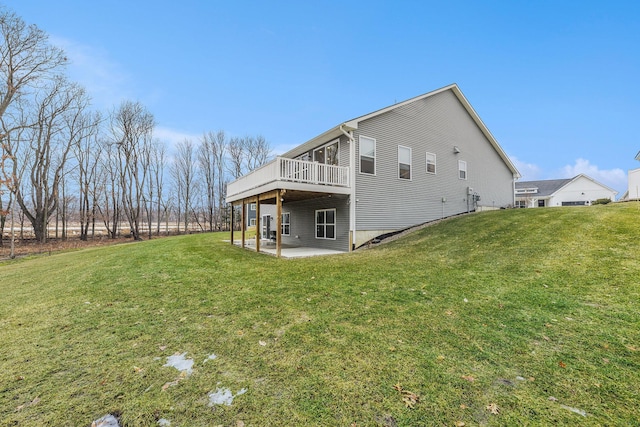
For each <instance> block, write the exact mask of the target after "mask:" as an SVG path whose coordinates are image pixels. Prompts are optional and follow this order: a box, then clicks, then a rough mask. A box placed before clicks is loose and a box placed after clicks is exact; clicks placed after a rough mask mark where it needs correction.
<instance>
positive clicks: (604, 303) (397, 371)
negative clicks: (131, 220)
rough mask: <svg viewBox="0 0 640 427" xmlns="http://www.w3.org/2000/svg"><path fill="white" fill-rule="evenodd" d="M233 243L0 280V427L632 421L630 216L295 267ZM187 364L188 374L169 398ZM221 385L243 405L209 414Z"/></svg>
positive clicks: (535, 222)
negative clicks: (405, 396) (101, 421)
mask: <svg viewBox="0 0 640 427" xmlns="http://www.w3.org/2000/svg"><path fill="white" fill-rule="evenodd" d="M227 237H228V236H227V235H220V234H218V235H216V234H213V235H211V234H209V235H194V236H184V237H177V238H170V239H162V240H154V241H150V242H142V243H137V244H130V245H125V246H117V247H108V248H100V249H92V250H83V251H79V252H71V253H63V254H57V255H53V256H50V257H40V258H33V259H25V260H21V261H18V262H15V263H5V264H0V274H2V282H1V283H2V284H1V285H0V287H1V289H0V290H1V295H2V297H1V298H0V349H1V351H0V425H20V426H40V425H51V426H59V425H73V426H80V425H85V426H86V425H88V424H90V422H91V421H92V420H94V419H96V418H98V417H100V416H102V415H104V414H107V413H119V414H121V423H122V425H124V426H148V425H154V424H155V423H156V420H157V419H158V418H167V419H169V420H170V421H171V422H172V424H171V425H172V426H206V425H207V426H208V425H226V426H230V425H235V424H236V422H237V421H243V422H244V423H245V425H246V426H265V425H274V426H282V425H319V426H321V425H322V426H324V425H341V426H348V425H351V424H352V423H357V424H355V425H357V426H367V425H372V426H377V425H380V426H384V425H389V426H390V425H399V426H405V425H415V426H418V425H454V424H455V423H456V422H459V421H461V422H464V423H466V425H516V424H517V425H557V424H564V425H631V424H633V423H635V422H636V421H637V420H638V419H640V408H639V407H638V404H637V402H638V400H639V399H640V393H639V391H638V390H639V387H638V384H640V310H639V305H640V303H639V298H638V297H639V296H640V295H639V293H640V285H639V284H638V277H639V273H640V263H638V254H639V253H640V251H639V246H640V210H638V206H637V205H635V204H634V205H632V204H626V205H615V206H597V207H592V208H585V209H583V208H553V209H526V210H525V209H521V210H511V211H495V212H487V213H482V214H476V215H471V216H466V217H461V218H456V219H453V220H450V221H445V222H443V223H441V224H439V225H437V226H434V227H429V228H426V229H424V230H422V231H420V232H418V233H416V234H414V235H411V236H409V237H408V238H406V239H401V240H398V241H396V242H393V243H390V244H388V245H383V246H381V247H379V248H376V249H373V250H369V251H364V252H358V253H353V254H347V255H341V256H333V257H320V258H309V259H301V260H277V259H275V258H272V257H268V256H263V255H257V254H255V253H252V252H249V251H242V250H240V249H237V248H232V247H230V245H228V244H226V243H223V242H222V239H224V238H227ZM465 299H466V301H467V302H465ZM260 341H262V344H266V345H260ZM165 346H166V348H165ZM176 352H180V353H182V352H187V357H191V358H194V360H195V366H194V372H193V374H192V375H191V376H189V377H187V378H185V379H182V380H180V381H178V383H177V385H174V386H170V387H168V388H167V389H166V390H163V385H164V384H166V383H168V382H171V381H174V380H176V379H177V378H178V371H176V370H175V369H173V368H169V367H163V366H162V365H163V364H164V363H165V361H166V357H167V356H169V355H172V354H174V353H176ZM212 353H215V354H216V355H217V359H215V360H209V361H206V362H205V359H206V358H207V356H209V355H210V354H212ZM158 358H161V359H158ZM463 377H465V378H463ZM398 383H399V384H401V386H402V387H403V388H404V389H406V390H410V391H412V392H415V393H416V394H418V395H419V396H420V401H419V402H418V403H417V405H416V406H415V409H413V410H412V409H408V408H405V406H404V403H403V401H402V396H401V395H400V393H398V391H396V390H394V388H393V386H394V385H395V384H398ZM217 387H225V388H230V389H231V390H232V391H233V392H234V393H235V392H237V391H238V390H240V389H242V388H246V389H247V393H246V394H244V395H241V396H238V397H237V398H236V399H235V401H234V402H233V405H231V406H216V407H215V409H213V408H210V407H209V406H208V397H207V395H208V393H210V392H212V391H215V390H216V388H217ZM550 397H553V398H555V399H557V401H553V400H549V398H550ZM492 403H494V404H496V405H497V406H498V407H499V414H497V415H496V414H492V413H491V412H490V411H488V410H487V406H488V405H490V404H492ZM562 405H565V406H566V407H571V408H577V409H580V410H584V411H586V413H587V414H588V415H587V417H586V418H585V417H582V416H581V415H579V414H576V413H574V412H572V411H570V410H569V409H567V408H566V407H563V406H562Z"/></svg>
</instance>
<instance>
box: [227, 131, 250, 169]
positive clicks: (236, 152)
mask: <svg viewBox="0 0 640 427" xmlns="http://www.w3.org/2000/svg"><path fill="white" fill-rule="evenodd" d="M245 147H246V144H245V141H244V139H243V138H238V137H235V136H234V137H233V138H231V139H230V140H229V144H227V152H228V153H229V164H228V170H229V173H230V174H231V176H232V177H233V179H238V178H240V177H241V176H242V175H243V174H244V168H243V165H244V157H245Z"/></svg>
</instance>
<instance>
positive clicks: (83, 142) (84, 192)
mask: <svg viewBox="0 0 640 427" xmlns="http://www.w3.org/2000/svg"><path fill="white" fill-rule="evenodd" d="M81 120H83V121H85V125H84V129H85V133H84V135H82V136H81V137H80V138H78V141H77V143H76V144H75V145H74V152H75V157H76V161H77V178H78V197H79V200H78V202H79V203H78V204H79V212H78V213H79V222H80V240H84V241H86V240H87V239H88V237H89V226H90V225H92V229H94V227H95V214H96V199H97V197H96V196H97V194H96V193H97V191H98V164H99V159H100V154H101V152H102V145H101V144H100V143H99V133H98V131H99V125H100V122H101V121H102V117H101V115H100V114H99V113H94V114H92V115H89V114H86V115H85V116H84V117H82V119H81Z"/></svg>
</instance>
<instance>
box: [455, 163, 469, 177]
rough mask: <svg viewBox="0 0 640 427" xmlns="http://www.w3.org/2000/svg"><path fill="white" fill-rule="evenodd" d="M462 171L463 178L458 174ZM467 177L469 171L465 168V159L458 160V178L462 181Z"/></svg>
mask: <svg viewBox="0 0 640 427" xmlns="http://www.w3.org/2000/svg"><path fill="white" fill-rule="evenodd" d="M463 171H464V178H463V177H461V176H460V172H463ZM468 177H469V172H468V170H467V161H466V160H458V179H462V180H464V181H466V180H467V178H468Z"/></svg>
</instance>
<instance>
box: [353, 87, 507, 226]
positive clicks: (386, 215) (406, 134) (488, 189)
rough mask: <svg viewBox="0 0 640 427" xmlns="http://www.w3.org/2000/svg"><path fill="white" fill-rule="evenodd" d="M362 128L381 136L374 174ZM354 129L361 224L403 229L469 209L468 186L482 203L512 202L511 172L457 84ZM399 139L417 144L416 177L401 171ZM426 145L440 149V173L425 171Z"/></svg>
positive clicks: (414, 157) (413, 164)
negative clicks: (367, 166) (362, 152)
mask: <svg viewBox="0 0 640 427" xmlns="http://www.w3.org/2000/svg"><path fill="white" fill-rule="evenodd" d="M360 135H363V136H367V137H370V138H374V139H375V140H376V175H375V176H372V175H365V174H361V173H360V171H359V152H358V150H359V144H358V141H359V136H360ZM354 137H355V139H356V165H354V167H356V229H357V230H383V229H384V230H387V229H400V228H405V227H408V226H411V225H415V224H419V223H422V222H425V221H429V220H433V219H438V218H440V217H442V216H443V214H444V216H450V215H454V214H458V213H462V212H466V211H467V209H468V207H467V188H468V187H472V188H473V189H474V192H476V193H478V194H479V196H480V198H481V200H480V202H479V203H478V206H494V207H503V206H508V205H511V204H512V203H513V173H512V172H511V171H510V170H509V168H508V167H507V165H506V164H505V163H504V161H503V160H502V158H501V157H500V156H499V154H498V153H497V152H496V150H495V149H494V148H493V146H492V145H491V143H490V142H489V141H488V140H487V138H486V137H485V136H484V134H483V133H482V132H481V130H480V129H479V128H478V126H477V125H476V123H475V122H474V121H473V119H472V118H471V117H470V116H469V114H468V112H467V111H466V110H465V109H464V107H463V106H462V104H461V103H460V101H459V100H458V99H457V98H456V96H455V95H454V94H453V93H452V92H451V91H445V92H442V93H439V94H436V95H434V96H431V97H427V98H423V99H421V100H417V101H415V102H413V103H410V104H407V105H405V106H402V107H399V108H397V109H394V110H391V111H388V112H386V113H383V114H380V115H378V116H375V117H372V118H370V119H368V120H364V121H362V122H360V123H359V125H358V130H357V131H355V132H354ZM345 145H346V144H345ZM398 145H402V146H405V147H410V148H411V149H412V159H411V160H412V161H411V180H403V179H399V178H398ZM454 146H457V147H458V148H459V149H460V153H458V154H455V153H454ZM427 152H429V153H434V154H436V174H435V175H433V174H428V173H427V172H426V153H427ZM458 160H464V161H466V162H467V180H461V179H459V178H458ZM443 198H445V199H446V202H445V203H444V204H443V203H442V199H443ZM443 205H444V206H443ZM469 206H470V207H472V204H471V203H470V204H469ZM443 207H444V212H443Z"/></svg>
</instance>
